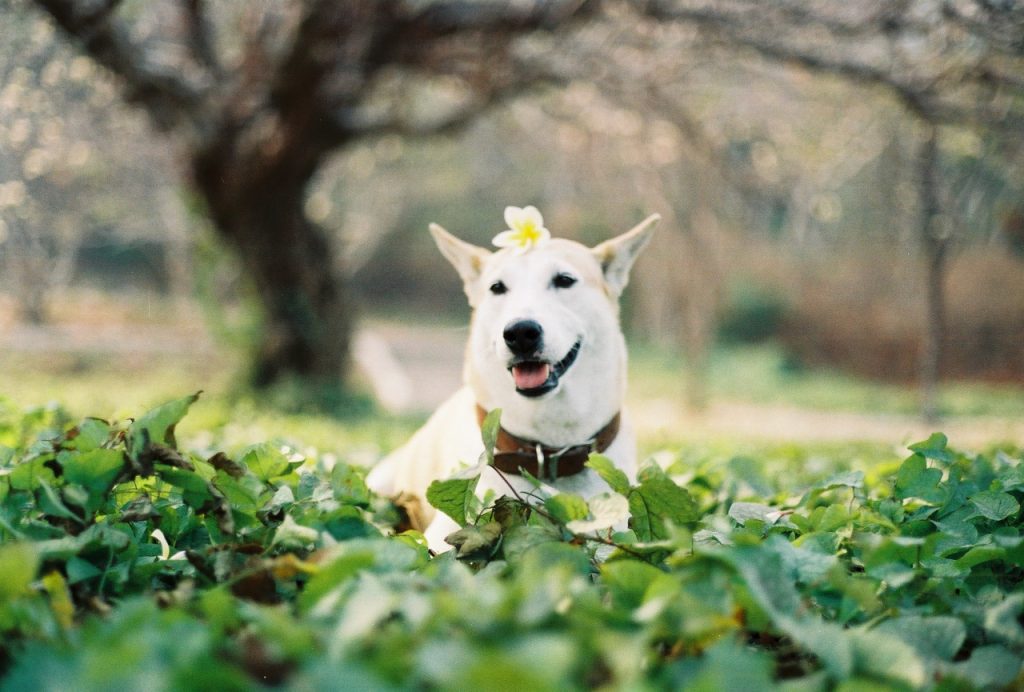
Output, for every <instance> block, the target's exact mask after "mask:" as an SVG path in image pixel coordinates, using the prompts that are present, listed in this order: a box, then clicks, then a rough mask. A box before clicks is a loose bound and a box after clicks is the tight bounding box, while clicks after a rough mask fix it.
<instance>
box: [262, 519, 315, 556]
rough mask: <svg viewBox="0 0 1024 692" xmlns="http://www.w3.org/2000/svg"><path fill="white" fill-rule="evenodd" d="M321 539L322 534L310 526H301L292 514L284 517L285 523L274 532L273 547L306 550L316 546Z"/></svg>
mask: <svg viewBox="0 0 1024 692" xmlns="http://www.w3.org/2000/svg"><path fill="white" fill-rule="evenodd" d="M319 538H320V532H319V531H317V530H316V529H313V528H310V527H308V526H301V525H299V524H298V523H297V522H296V521H295V520H294V519H292V517H291V515H290V514H286V515H284V521H282V522H281V525H280V526H278V527H277V530H276V531H274V540H273V541H272V543H271V545H280V546H283V547H285V548H292V549H296V550H304V549H307V548H309V547H310V546H312V545H314V544H315V543H316V542H317V539H319Z"/></svg>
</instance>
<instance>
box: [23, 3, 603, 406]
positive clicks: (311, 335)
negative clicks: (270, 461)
mask: <svg viewBox="0 0 1024 692" xmlns="http://www.w3.org/2000/svg"><path fill="white" fill-rule="evenodd" d="M35 2H36V4H37V5H39V6H40V7H41V8H43V9H45V10H46V11H47V12H49V14H50V15H51V16H52V17H53V19H54V20H55V21H56V23H57V24H58V25H59V26H60V27H61V28H62V29H63V30H64V31H65V32H66V33H67V34H68V35H69V36H71V37H73V38H74V39H75V40H76V41H77V42H79V44H80V45H81V47H82V49H83V50H84V51H86V52H87V53H88V55H90V56H91V57H92V58H93V59H94V60H95V61H96V62H97V63H99V64H100V65H102V66H103V67H104V68H106V69H107V70H109V71H110V72H112V73H113V74H114V75H116V76H117V77H118V79H119V81H120V84H121V90H122V96H123V98H124V99H125V100H126V101H127V102H129V103H131V104H135V105H138V106H140V107H142V108H143V109H145V111H146V112H147V113H148V115H149V116H150V119H151V120H152V122H153V124H154V125H155V126H156V128H157V129H158V130H159V131H161V132H163V133H165V134H167V135H168V136H170V137H172V138H173V140H174V142H175V144H176V145H177V149H178V151H179V153H180V156H181V157H182V158H183V160H184V164H185V168H186V169H187V170H186V174H187V179H188V182H189V184H190V185H191V186H192V188H193V189H194V190H195V191H196V192H197V193H198V196H199V197H200V198H201V199H202V201H203V202H204V204H205V208H206V210H207V212H208V213H209V216H210V218H211V219H212V221H213V224H214V227H215V228H216V230H217V232H218V234H219V235H220V236H221V238H222V239H223V240H224V241H225V242H226V244H227V245H228V246H229V247H231V248H233V249H234V250H235V251H236V252H237V254H238V256H239V257H240V259H241V262H242V264H243V266H244V268H245V270H246V271H247V273H248V274H249V276H250V277H251V279H252V280H253V282H254V283H255V285H256V287H257V290H258V295H259V298H260V301H261V304H262V307H263V312H264V328H263V334H262V341H261V344H260V345H259V349H258V353H257V356H256V362H255V369H254V372H253V381H254V383H255V384H256V385H258V386H264V385H270V384H272V383H275V382H278V381H281V380H284V379H289V378H291V377H297V378H299V379H300V380H302V381H304V382H306V383H310V384H315V385H317V386H318V387H320V388H323V389H324V390H326V391H331V390H334V389H336V388H337V387H338V386H339V384H340V383H341V382H342V377H343V374H344V372H345V370H346V365H347V360H348V351H349V343H350V340H351V325H352V316H351V305H350V300H349V299H348V296H347V292H346V290H345V287H344V285H343V283H344V282H343V280H342V273H343V272H342V271H341V270H340V269H339V261H338V257H337V253H336V252H335V250H334V248H332V246H331V243H330V242H329V239H328V234H327V232H326V231H325V229H324V228H322V227H321V225H320V224H319V223H318V222H317V221H315V220H314V219H313V218H311V217H310V214H308V213H307V211H308V210H307V207H308V206H309V205H308V204H307V202H308V200H307V192H308V189H309V186H310V181H311V180H312V179H313V177H314V176H315V175H316V174H317V172H318V170H319V169H320V168H321V166H322V165H323V164H324V162H325V161H326V160H327V158H328V157H329V155H331V154H332V152H335V151H337V150H339V149H340V148H342V147H345V146H347V145H350V144H352V143H353V142H356V141H358V140H360V139H363V138H368V137H374V136H381V135H387V134H398V135H422V134H431V133H439V132H448V131H453V130H456V129H458V128H460V127H462V126H464V125H466V124H468V123H470V122H472V121H473V119H474V118H476V116H477V115H478V114H480V113H481V112H482V111H484V110H486V109H488V108H490V107H491V106H493V105H494V104H496V103H499V102H502V101H503V100H505V99H507V98H508V97H511V96H513V95H516V94H518V93H520V92H522V91H524V90H525V89H527V88H529V87H530V86H532V85H535V84H538V83H540V82H542V81H545V80H547V79H549V78H550V74H548V73H547V72H546V70H545V69H544V67H543V61H537V60H530V59H527V58H524V56H523V53H522V51H520V50H519V46H518V42H517V41H516V40H515V39H516V38H517V37H519V36H522V35H525V34H528V33H530V32H533V31H536V30H550V29H554V28H555V27H558V26H560V25H562V24H563V23H565V22H566V21H568V20H570V19H572V18H573V17H576V16H578V15H580V14H581V13H582V11H583V10H584V9H586V8H588V6H589V4H591V3H588V0H564V1H545V2H540V1H536V2H534V1H530V2H490V1H489V2H470V1H467V0H438V1H436V2H419V1H415V2H414V1H412V0H353V1H349V2H337V1H335V0H304V1H301V2H300V1H299V0H292V1H289V2H280V3H224V2H209V1H207V0H176V1H175V2H165V3H148V2H143V1H141V0H137V1H131V0H124V1H120V0H101V1H95V0H35ZM314 206H315V204H314ZM314 216H315V214H314Z"/></svg>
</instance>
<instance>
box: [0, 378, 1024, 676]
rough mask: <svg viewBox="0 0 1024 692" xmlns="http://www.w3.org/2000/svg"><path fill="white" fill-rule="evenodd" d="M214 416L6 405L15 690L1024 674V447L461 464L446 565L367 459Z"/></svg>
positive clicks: (0, 637)
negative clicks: (595, 490) (185, 439)
mask: <svg viewBox="0 0 1024 692" xmlns="http://www.w3.org/2000/svg"><path fill="white" fill-rule="evenodd" d="M195 400H196V397H194V396H190V397H185V398H182V399H176V400H173V401H170V402H169V403H167V404H165V405H163V406H160V407H158V408H156V409H153V410H151V411H149V412H148V413H145V414H143V415H140V416H138V417H137V418H135V419H134V420H126V421H124V422H117V421H115V422H108V421H104V420H100V419H96V418H86V419H83V420H70V419H68V417H67V416H66V414H64V413H63V412H62V411H61V409H59V408H57V407H45V408H38V409H31V410H28V411H24V410H22V409H19V408H18V407H15V406H13V405H11V404H9V403H7V404H0V689H4V690H6V689H10V690H21V689H69V688H74V689H123V688H133V689H146V690H159V689H192V688H200V687H201V688H216V689H253V688H259V687H262V686H266V687H275V686H283V687H287V688H289V689H433V688H436V689H471V688H480V689H519V690H521V689H531V690H534V689H539V690H543V689H552V690H555V689H558V690H563V689H588V688H605V689H637V690H645V689H652V690H654V689H679V688H686V689H708V690H720V689H766V688H771V687H773V686H775V687H780V688H785V689H808V690H817V689H833V688H836V687H839V688H843V689H943V690H945V689H989V688H997V689H998V688H1011V687H1013V686H1014V685H1019V684H1021V683H1022V682H1024V679H1022V677H1021V661H1022V658H1024V627H1022V613H1024V586H1022V581H1024V580H1022V577H1024V571H1022V567H1024V537H1022V536H1021V510H1020V502H1021V499H1022V498H1024V457H1022V452H1021V450H1020V449H1016V448H1011V447H1003V448H995V449H991V450H988V451H986V452H985V453H983V454H970V455H968V454H963V453H960V452H958V451H956V450H955V449H954V448H951V447H950V446H948V444H947V440H946V439H945V437H944V436H943V435H941V434H936V435H933V436H932V437H930V438H929V439H927V440H925V441H923V442H921V443H918V444H915V445H912V446H911V447H910V448H909V449H907V450H905V453H904V454H902V455H900V456H896V455H892V454H890V453H889V452H886V451H883V450H877V449H873V450H870V451H869V450H867V449H866V448H865V449H864V450H860V451H858V453H856V454H843V453H842V452H841V450H840V449H839V448H837V450H836V454H835V455H834V456H831V457H828V458H823V457H821V456H817V457H814V458H803V459H801V461H802V463H800V464H794V463H793V456H794V455H793V454H778V455H765V456H760V457H759V456H752V457H730V456H727V455H720V454H703V453H700V452H699V451H694V450H689V451H688V452H685V453H680V452H673V451H667V452H659V453H657V454H655V455H653V456H652V458H651V459H649V460H648V461H647V462H646V463H645V464H644V466H643V470H642V472H641V474H640V476H639V479H638V483H637V484H636V485H631V484H630V483H629V482H628V480H627V479H625V478H624V477H623V476H622V475H621V474H620V473H618V472H616V471H615V470H614V468H612V467H611V466H610V465H609V464H607V463H606V461H605V460H603V459H602V458H600V457H597V456H595V457H593V458H592V459H591V461H590V463H591V465H592V467H593V468H594V469H595V470H596V471H597V472H598V473H600V474H601V476H602V477H603V478H604V479H605V480H606V481H607V483H608V486H609V489H608V492H607V493H605V494H604V495H602V496H600V497H599V498H596V499H592V500H591V501H590V502H589V503H587V502H584V501H583V500H582V499H581V498H579V497H575V496H570V495H554V496H551V495H546V494H545V493H544V492H542V489H538V491H537V492H536V493H532V494H530V495H527V496H519V497H511V498H504V499H501V500H497V501H494V500H493V499H492V498H484V499H483V500H478V499H477V498H476V496H475V495H474V494H473V492H472V490H473V486H474V480H473V478H472V476H470V477H467V478H462V479H459V480H455V481H447V482H444V483H439V484H436V485H435V486H434V487H433V488H432V490H431V499H432V501H433V502H434V503H436V504H437V505H438V506H439V507H440V508H441V509H442V510H443V511H445V512H447V513H449V514H451V515H452V516H453V517H454V518H455V519H456V520H457V521H459V523H460V524H462V525H463V526H464V528H463V529H462V530H461V531H460V532H459V534H457V535H456V536H455V537H453V539H452V541H453V543H455V544H457V546H458V549H457V550H456V551H452V552H449V553H446V554H444V555H442V556H440V557H434V556H432V555H431V554H430V553H429V551H428V550H427V548H426V546H425V544H424V542H423V539H422V536H421V535H419V534H418V533H416V532H413V531H403V530H401V526H400V524H401V517H400V516H399V513H398V512H397V510H396V509H395V507H393V506H392V505H391V503H390V502H388V501H387V500H386V499H384V498H379V497H374V496H373V495H372V494H371V493H370V492H369V491H368V489H367V488H366V486H365V483H364V481H363V478H364V472H365V469H364V468H363V467H362V466H360V465H359V464H358V463H357V462H359V461H361V460H362V459H361V458H360V455H358V454H356V455H354V456H353V457H349V456H348V455H347V454H346V451H345V450H335V449H332V450H330V451H321V450H323V449H326V447H322V448H319V449H318V448H317V447H311V446H301V445H298V444H296V443H294V442H291V441H290V442H289V443H288V444H285V443H281V442H262V443H258V444H255V445H248V446H237V445H236V444H234V443H227V442H225V439H226V437H230V435H227V436H226V435H225V434H224V433H223V431H219V432H218V433H216V434H211V435H210V436H209V437H208V438H206V439H205V440H204V439H203V438H202V436H201V435H194V436H193V437H192V439H193V442H192V443H190V444H189V445H182V446H179V445H178V444H177V439H176V437H177V436H176V432H177V431H178V430H179V423H180V422H181V421H182V419H183V418H185V416H186V414H188V413H189V409H190V408H191V407H192V405H193V404H194V402H195ZM493 424H494V421H493V420H492V421H491V425H490V426H486V425H485V433H484V434H485V439H486V438H487V435H488V432H487V431H489V430H492V429H493V428H492V426H493ZM235 435H236V436H237V435H238V433H237V431H236V433H235ZM242 436H243V437H244V434H242ZM627 522H628V529H626V528H625V524H626V523H627ZM617 529H622V530H617Z"/></svg>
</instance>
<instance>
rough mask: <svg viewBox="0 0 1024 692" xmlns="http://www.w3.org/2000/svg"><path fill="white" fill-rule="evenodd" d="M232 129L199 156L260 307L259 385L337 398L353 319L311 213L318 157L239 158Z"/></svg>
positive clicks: (205, 191) (214, 208)
mask: <svg viewBox="0 0 1024 692" xmlns="http://www.w3.org/2000/svg"><path fill="white" fill-rule="evenodd" d="M231 134H232V133H227V134H226V135H225V136H224V137H222V138H220V139H219V144H218V146H216V147H215V148H211V149H208V150H206V151H203V152H197V153H196V154H195V155H194V157H193V172H194V184H195V185H196V187H197V189H198V191H199V192H200V194H201V195H202V196H203V198H204V200H205V201H206V203H207V205H208V208H209V211H210V215H211V217H212V219H213V221H214V224H215V227H216V230H217V232H218V234H219V235H220V237H221V238H222V239H223V240H224V241H225V242H226V243H227V244H228V245H229V246H230V247H231V248H232V249H233V250H235V252H236V253H237V254H238V257H239V258H240V259H241V261H242V266H243V268H244V270H245V272H246V273H247V274H248V276H249V278H250V279H251V280H252V281H253V283H254V285H255V287H256V290H257V294H258V298H259V300H260V303H261V307H262V312H263V319H264V320H265V323H264V325H263V328H262V333H261V342H260V343H259V344H258V346H257V347H256V349H255V358H254V364H253V370H252V383H253V384H254V385H255V386H257V387H268V386H270V385H274V384H277V383H281V382H288V381H294V380H298V384H299V385H300V386H302V387H303V388H304V389H306V392H305V394H308V395H311V396H312V397H314V398H320V399H323V398H324V397H333V396H335V395H336V394H340V393H341V392H343V391H344V384H345V378H346V375H347V369H348V357H349V344H350V341H351V328H352V317H351V306H350V305H349V303H348V299H347V294H346V292H345V291H344V287H343V280H342V278H341V275H340V272H339V269H338V263H337V262H336V261H335V257H334V254H333V251H332V244H331V242H330V239H329V238H328V236H327V233H326V232H325V231H324V229H323V228H321V227H320V226H318V225H317V224H315V223H313V222H312V221H310V220H309V219H308V218H307V217H306V215H305V212H304V209H303V204H304V200H305V193H306V188H307V186H308V184H309V181H310V179H311V178H312V176H313V173H314V172H315V171H316V169H317V167H318V166H319V163H320V161H319V153H318V152H317V151H316V150H315V149H312V148H310V149H302V150H298V151H296V150H295V149H291V150H289V149H288V148H284V149H281V150H278V151H277V152H275V154H276V155H270V156H268V155H265V152H264V150H262V149H261V150H259V151H255V152H248V153H246V154H238V153H237V151H236V148H237V142H238V140H239V139H240V138H239V137H232V136H230V135H231ZM321 403H323V402H321Z"/></svg>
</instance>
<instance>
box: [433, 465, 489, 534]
mask: <svg viewBox="0 0 1024 692" xmlns="http://www.w3.org/2000/svg"><path fill="white" fill-rule="evenodd" d="M479 480H480V476H473V477H471V478H450V479H448V480H444V481H434V482H433V483H431V484H430V487H429V488H427V502H429V503H430V504H431V505H432V506H433V507H434V508H435V509H437V510H439V511H441V512H444V513H445V514H447V515H448V516H449V517H451V518H452V519H454V520H455V522H456V523H457V524H458V525H459V526H465V525H466V514H467V511H468V510H469V508H470V507H472V506H473V503H474V500H475V495H474V492H475V491H476V484H477V481H479Z"/></svg>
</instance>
